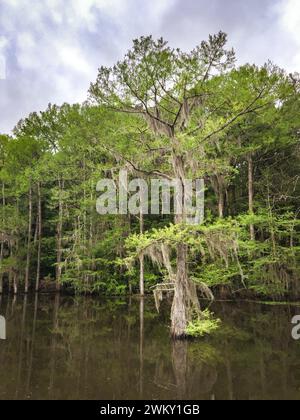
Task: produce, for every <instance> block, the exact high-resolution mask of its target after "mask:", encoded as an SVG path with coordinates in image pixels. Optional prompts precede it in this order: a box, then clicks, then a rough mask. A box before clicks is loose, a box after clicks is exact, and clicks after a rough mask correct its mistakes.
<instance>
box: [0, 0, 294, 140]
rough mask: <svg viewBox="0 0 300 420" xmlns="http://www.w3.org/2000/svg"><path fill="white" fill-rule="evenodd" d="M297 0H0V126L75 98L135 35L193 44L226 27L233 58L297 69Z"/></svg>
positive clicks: (5, 129)
mask: <svg viewBox="0 0 300 420" xmlns="http://www.w3.org/2000/svg"><path fill="white" fill-rule="evenodd" d="M299 28H300V0H149V1H145V0H39V1H38V0H0V132H9V131H10V130H11V129H12V128H13V126H14V125H15V124H16V122H17V121H18V120H19V119H20V118H22V117H24V116H26V115H27V114H28V113H30V112H31V111H40V110H43V109H44V108H46V107H47V104H48V103H49V102H51V103H57V104H61V103H63V102H72V103H73V102H79V101H80V102H81V101H83V100H85V99H86V95H87V90H88V87H89V83H90V82H91V81H94V80H95V78H96V75H97V68H98V67H99V66H100V65H111V64H113V63H114V62H115V61H116V60H118V59H119V58H121V57H122V55H123V54H124V53H125V52H126V50H127V49H128V48H129V47H130V44H131V40H132V39H133V38H136V37H139V36H140V35H148V34H153V35H154V36H157V37H158V36H164V37H165V38H166V39H167V40H169V41H170V44H171V45H172V46H174V47H177V46H179V47H181V48H182V49H185V50H189V49H192V48H193V47H194V46H195V45H196V44H198V43H199V42H201V40H203V39H206V38H207V36H208V34H209V33H215V32H218V31H219V30H220V29H221V30H223V31H226V32H227V33H228V34H229V43H230V46H233V47H234V48H235V49H236V51H237V55H238V60H239V63H245V62H255V63H257V64H263V63H264V62H265V61H267V60H268V59H271V60H272V61H274V62H275V63H276V64H278V65H280V66H282V67H284V68H286V69H287V70H288V71H299V72H300V36H299Z"/></svg>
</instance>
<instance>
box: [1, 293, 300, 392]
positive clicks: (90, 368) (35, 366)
mask: <svg viewBox="0 0 300 420" xmlns="http://www.w3.org/2000/svg"><path fill="white" fill-rule="evenodd" d="M213 310H214V311H215V313H216V314H217V315H218V317H220V318H221V319H222V320H223V326H222V328H221V329H220V331H219V332H218V333H217V334H216V335H215V336H213V337H210V338H205V339H203V340H200V341H189V342H184V341H178V342H173V341H172V340H171V339H170V338H169V335H168V325H169V319H168V314H169V310H168V308H166V310H165V311H164V310H163V311H162V313H161V314H157V313H156V311H155V308H154V304H153V301H152V299H151V298H145V299H138V298H131V299H130V301H127V300H118V299H114V300H106V301H105V300H103V301H101V300H100V299H96V298H95V299H92V298H76V299H75V298H70V297H63V296H59V295H56V296H46V295H41V296H39V295H35V296H29V297H26V296H25V297H22V296H18V298H16V297H15V298H12V297H2V300H1V306H0V313H1V316H2V317H4V318H5V320H6V324H7V339H6V341H1V342H0V363H1V367H2V369H1V373H2V374H1V382H0V399H97V400H99V399H200V400H201V399H226V400H235V399H299V398H300V392H299V389H300V375H299V372H300V370H299V367H300V343H299V342H296V341H293V340H292V338H291V324H290V322H291V319H292V317H293V316H294V315H295V314H297V307H293V306H266V305H260V304H255V303H253V304H252V303H243V304H238V303H235V304H233V303H222V304H221V303H216V304H215V307H214V308H213ZM298 313H299V310H298Z"/></svg>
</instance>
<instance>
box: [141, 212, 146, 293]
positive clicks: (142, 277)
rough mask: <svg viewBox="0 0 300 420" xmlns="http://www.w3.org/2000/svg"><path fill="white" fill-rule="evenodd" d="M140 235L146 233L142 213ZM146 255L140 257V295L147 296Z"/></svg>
mask: <svg viewBox="0 0 300 420" xmlns="http://www.w3.org/2000/svg"><path fill="white" fill-rule="evenodd" d="M140 233H141V234H143V233H144V215H143V212H142V211H141V213H140ZM144 262H145V261H144V255H143V254H142V255H140V295H141V296H144V295H145V278H144V277H145V276H144Z"/></svg>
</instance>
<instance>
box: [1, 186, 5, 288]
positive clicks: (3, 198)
mask: <svg viewBox="0 0 300 420" xmlns="http://www.w3.org/2000/svg"><path fill="white" fill-rule="evenodd" d="M1 191H2V223H3V226H4V218H5V213H4V208H5V186H4V182H2V190H1ZM3 259H4V238H1V247H0V270H1V267H2V263H3ZM2 293H3V273H0V294H2Z"/></svg>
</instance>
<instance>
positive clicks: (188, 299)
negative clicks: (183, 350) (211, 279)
mask: <svg viewBox="0 0 300 420" xmlns="http://www.w3.org/2000/svg"><path fill="white" fill-rule="evenodd" d="M173 167H174V173H175V176H176V178H177V180H180V182H181V184H182V191H184V182H185V179H186V177H185V172H184V161H183V158H182V157H178V156H176V157H174V159H173ZM175 200H176V202H177V204H181V208H182V214H177V215H176V216H175V223H177V224H181V223H185V222H186V218H187V214H186V208H185V206H184V197H183V196H182V195H180V192H177V194H176V197H175ZM180 201H181V203H180ZM174 289H175V290H174V299H173V304H172V310H171V335H172V337H173V338H174V339H183V338H185V337H186V329H187V327H188V324H189V322H190V321H192V320H193V316H194V314H196V315H199V316H200V314H201V310H200V304H199V300H198V297H197V289H196V286H195V284H194V283H193V282H192V281H191V280H190V279H189V275H188V247H187V245H185V244H184V243H179V244H178V245H177V271H176V278H175V288H174Z"/></svg>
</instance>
